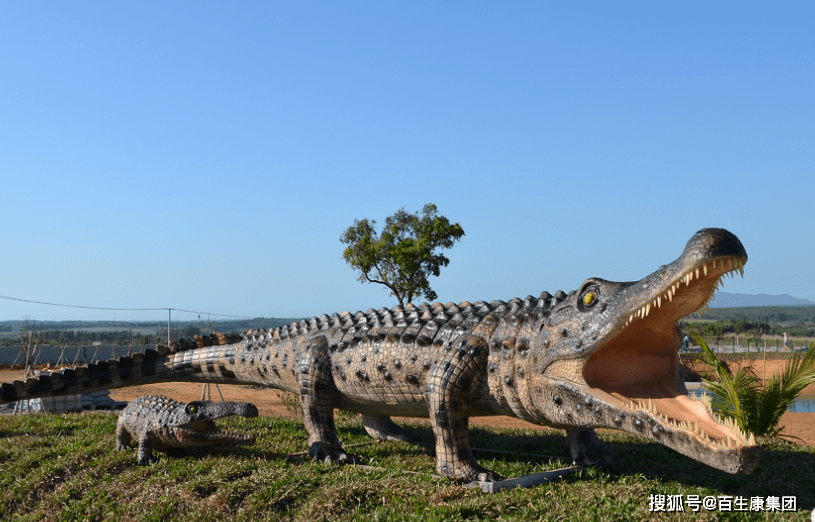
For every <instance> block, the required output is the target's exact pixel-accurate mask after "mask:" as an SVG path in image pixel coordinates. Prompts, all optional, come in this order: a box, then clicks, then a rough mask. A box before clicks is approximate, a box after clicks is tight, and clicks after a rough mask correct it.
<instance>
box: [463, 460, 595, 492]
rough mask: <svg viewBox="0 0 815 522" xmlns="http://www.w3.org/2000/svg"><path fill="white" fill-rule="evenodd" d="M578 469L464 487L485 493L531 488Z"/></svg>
mask: <svg viewBox="0 0 815 522" xmlns="http://www.w3.org/2000/svg"><path fill="white" fill-rule="evenodd" d="M578 469H580V466H571V467H568V468H561V469H555V470H552V471H544V472H541V473H533V474H532V475H524V476H523V477H517V478H512V479H506V480H499V481H497V482H483V481H480V480H476V481H474V482H470V483H468V484H465V485H464V487H467V488H481V491H483V492H484V493H498V492H499V491H501V490H502V489H512V488H528V487H530V486H537V485H538V484H543V483H544V482H552V481H553V480H557V479H561V478H563V477H566V476H569V475H571V474H572V473H574V472H575V471H577V470H578Z"/></svg>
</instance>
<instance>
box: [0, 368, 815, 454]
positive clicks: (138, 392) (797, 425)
mask: <svg viewBox="0 0 815 522" xmlns="http://www.w3.org/2000/svg"><path fill="white" fill-rule="evenodd" d="M782 364H783V362H782V361H767V375H768V376H769V375H772V373H773V372H775V371H779V370H780V368H781V367H782V366H781V365H782ZM753 367H754V369H755V370H756V373H757V374H758V375H759V376H761V375H762V374H763V371H764V367H763V361H761V360H759V361H754V364H753ZM731 369H732V370H733V371H735V370H736V368H735V367H733V368H731ZM23 376H24V372H23V371H22V370H0V382H11V381H13V380H15V379H22V378H23ZM202 387H203V385H201V384H191V383H163V384H150V385H146V386H132V387H129V388H119V389H116V390H111V392H110V396H111V398H112V399H114V400H118V401H130V400H133V399H135V398H137V397H141V396H142V395H150V394H153V395H166V396H168V397H172V398H173V399H175V400H178V401H184V402H189V401H194V400H199V399H201V392H202ZM219 388H220V390H221V393H222V394H223V397H224V400H227V401H240V402H251V403H252V404H254V405H255V406H257V408H258V411H260V414H261V415H264V416H291V415H292V413H291V412H290V411H289V410H288V409H287V408H286V406H285V404H284V403H283V400H282V398H281V396H280V394H279V392H278V391H277V390H269V389H255V388H252V387H250V386H236V385H225V384H222V385H220V386H219ZM210 393H211V396H212V400H220V397H219V396H218V390H217V389H216V388H215V386H214V385H213V386H211V388H210ZM804 394H805V395H808V396H815V384H813V385H811V386H809V387H807V389H806V390H804ZM781 423H782V424H783V425H784V427H785V433H787V434H789V435H793V436H796V437H800V438H801V439H803V440H804V441H805V442H806V443H807V444H808V445H810V446H815V414H813V413H786V414H784V416H783V417H782V419H781ZM470 424H472V425H475V426H496V427H504V428H526V429H541V427H540V426H537V425H534V424H530V423H528V422H525V421H522V420H520V419H516V418H513V417H476V418H473V419H471V420H470Z"/></svg>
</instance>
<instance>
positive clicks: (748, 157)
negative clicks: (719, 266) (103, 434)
mask: <svg viewBox="0 0 815 522" xmlns="http://www.w3.org/2000/svg"><path fill="white" fill-rule="evenodd" d="M813 26H815V7H813V4H811V3H809V2H785V3H783V4H779V5H770V4H767V3H751V2H715V3H710V2H682V3H667V2H650V3H642V2H569V3H554V2H552V3H550V2H514V3H497V2H496V3H482V2H432V3H431V2H333V3H328V2H323V3H317V2H313V3H304V2H291V3H287V2H169V3H168V2H138V3H136V2H129V3H126V2H71V3H46V2H4V3H2V5H0V71H2V72H1V73H0V75H2V81H0V99H2V100H3V102H2V103H0V121H2V122H3V123H2V125H0V173H1V174H0V175H1V176H2V181H1V182H0V194H2V195H3V197H2V204H0V216H1V217H2V222H3V223H4V224H5V226H4V227H3V231H2V239H3V240H2V244H3V252H4V255H3V256H2V259H1V260H0V295H3V296H11V297H16V298H23V299H29V300H35V301H46V302H53V303H65V304H76V305H85V306H96V307H114V308H153V307H155V308H164V307H172V308H183V309H188V310H195V311H207V312H212V313H221V314H232V315H240V316H251V317H256V316H263V317H301V316H312V315H320V314H322V313H332V312H342V311H343V310H350V311H356V310H360V309H361V310H366V309H368V308H371V307H373V308H378V307H381V306H392V305H394V304H395V303H396V302H395V299H394V298H393V297H390V296H389V295H388V292H387V291H386V290H385V289H384V287H381V286H379V285H362V284H360V283H359V282H358V281H357V279H356V278H357V274H356V273H355V272H354V271H353V270H352V269H351V268H350V267H349V266H348V265H346V264H345V262H344V261H343V259H342V249H343V245H342V244H341V243H340V242H339V237H340V235H341V233H342V232H343V230H344V229H345V228H347V227H348V226H350V225H351V224H353V221H354V219H360V218H364V217H367V218H370V219H375V220H377V221H378V222H379V223H383V222H384V219H385V217H386V216H388V215H390V214H392V213H393V212H394V211H396V210H398V209H399V208H401V207H405V209H406V210H408V211H418V210H419V209H420V208H421V207H422V206H423V205H424V204H425V203H428V202H433V203H435V204H436V205H437V206H438V208H439V211H440V213H441V214H443V215H445V216H447V217H448V218H450V219H451V220H452V221H454V222H458V223H460V224H461V225H462V227H463V228H464V230H465V232H466V235H465V237H464V238H463V239H462V241H461V242H460V243H458V244H457V245H456V246H455V247H454V248H453V249H451V250H449V251H447V255H448V257H449V258H450V260H451V262H450V265H449V266H448V267H447V268H445V269H443V271H442V274H441V277H440V278H438V279H435V280H434V284H433V286H434V289H435V290H436V291H437V293H438V295H439V300H441V301H443V302H447V301H456V302H458V301H462V300H470V301H475V300H479V299H481V300H488V301H489V300H492V299H510V298H512V297H515V296H521V297H524V296H526V295H528V294H533V295H537V294H539V293H540V292H541V291H543V290H548V291H550V292H551V293H554V292H555V291H556V290H558V289H562V290H564V291H569V290H572V289H575V288H577V287H578V286H579V285H580V284H581V282H582V281H583V280H584V279H586V278H588V277H590V276H598V277H603V278H606V279H611V280H621V281H629V280H636V279H640V278H641V277H643V276H645V275H646V274H648V273H650V272H651V271H653V270H655V269H656V268H657V267H658V266H659V265H660V264H663V263H666V262H670V261H672V260H673V259H675V258H676V257H677V256H678V255H679V254H680V253H681V251H682V249H683V247H684V244H685V242H686V241H687V240H688V239H689V238H690V237H691V235H693V233H694V232H696V231H697V230H698V229H700V228H704V227H709V226H714V227H723V228H727V229H729V230H730V231H732V232H734V233H735V234H736V235H738V236H739V237H740V238H741V240H742V242H743V243H744V245H745V247H746V248H747V251H748V254H749V256H750V260H749V262H748V264H747V266H746V269H745V270H746V272H745V276H744V279H741V278H737V279H732V280H731V279H728V280H727V282H726V285H725V289H724V291H728V292H743V293H767V294H781V293H788V294H791V295H793V296H795V297H800V298H805V299H810V300H815V271H814V270H813V261H812V260H813V259H814V258H815V242H813V240H812V238H813V235H814V234H813V233H815V230H813V229H814V228H815V226H814V225H813V223H815V219H813V196H815V181H813V179H815V176H813V174H814V172H813V171H814V170H815V146H814V145H813V144H815V124H813V121H815V111H813V108H814V107H815V96H813V95H812V93H813V92H815V81H814V80H815V68H813V67H812V59H813V49H815V32H813V31H812V27H813ZM25 316H31V317H32V318H34V319H41V320H46V319H49V320H63V319H97V318H98V319H111V318H117V319H132V320H139V319H150V318H162V317H166V313H163V312H124V311H111V312H103V311H96V310H83V309H72V308H59V307H48V306H42V305H34V304H30V303H22V302H19V301H10V300H6V299H0V319H22V318H23V317H25ZM178 317H179V318H182V319H194V318H195V317H194V316H193V315H191V314H186V316H185V315H184V314H180V315H179V316H178Z"/></svg>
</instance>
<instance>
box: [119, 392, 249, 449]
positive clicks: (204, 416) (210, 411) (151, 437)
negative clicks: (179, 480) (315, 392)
mask: <svg viewBox="0 0 815 522" xmlns="http://www.w3.org/2000/svg"><path fill="white" fill-rule="evenodd" d="M232 415H240V416H242V417H257V416H258V409H257V408H256V407H255V405H254V404H249V403H246V402H227V401H224V402H210V401H194V402H190V403H186V404H185V403H183V402H178V401H174V400H172V399H169V398H167V397H164V396H162V395H143V396H141V397H139V398H138V399H136V400H134V401H130V403H129V404H128V405H127V407H126V408H125V409H124V410H122V413H120V414H119V421H118V423H117V424H116V449H117V450H124V449H129V448H130V443H131V442H132V441H133V440H134V439H135V440H136V443H137V445H138V452H137V459H138V463H139V464H141V465H146V464H153V463H155V462H156V461H157V459H156V458H155V457H154V456H153V449H154V448H189V447H199V446H209V445H213V444H231V445H245V444H254V443H255V438H254V437H249V436H246V435H241V434H238V433H230V432H228V431H223V430H221V429H219V428H218V427H217V426H216V425H215V422H214V421H215V420H217V419H222V418H224V417H230V416H232Z"/></svg>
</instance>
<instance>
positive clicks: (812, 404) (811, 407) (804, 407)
mask: <svg viewBox="0 0 815 522" xmlns="http://www.w3.org/2000/svg"><path fill="white" fill-rule="evenodd" d="M685 386H686V387H687V388H688V396H689V397H691V398H693V399H699V398H700V396H701V395H702V394H703V393H704V394H706V395H710V392H709V391H707V389H706V388H705V387H704V386H702V385H701V384H700V383H695V382H688V383H685ZM787 411H792V412H796V413H815V397H808V396H799V397H798V398H797V399H795V401H793V403H792V404H790V407H789V409H788V410H787Z"/></svg>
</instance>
